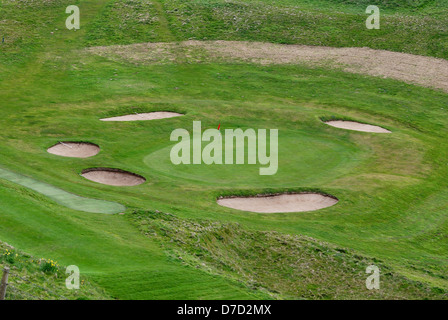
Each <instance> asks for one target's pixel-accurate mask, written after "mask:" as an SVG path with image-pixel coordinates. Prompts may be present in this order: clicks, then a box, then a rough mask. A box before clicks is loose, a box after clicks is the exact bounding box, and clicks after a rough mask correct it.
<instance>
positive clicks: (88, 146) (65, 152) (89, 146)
mask: <svg viewBox="0 0 448 320" xmlns="http://www.w3.org/2000/svg"><path fill="white" fill-rule="evenodd" d="M47 152H48V153H51V154H55V155H58V156H62V157H72V158H88V157H93V156H94V155H97V154H98V153H99V152H100V147H99V146H97V145H96V144H93V143H89V142H59V143H58V144H55V145H54V146H52V147H50V148H48V149H47Z"/></svg>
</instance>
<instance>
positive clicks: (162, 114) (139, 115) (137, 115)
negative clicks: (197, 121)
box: [100, 111, 183, 121]
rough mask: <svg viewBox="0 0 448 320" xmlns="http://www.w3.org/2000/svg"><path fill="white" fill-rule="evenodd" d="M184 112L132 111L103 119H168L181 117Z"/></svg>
mask: <svg viewBox="0 0 448 320" xmlns="http://www.w3.org/2000/svg"><path fill="white" fill-rule="evenodd" d="M180 116H183V114H180V113H176V112H169V111H157V112H148V113H132V114H127V115H124V116H118V117H112V118H103V119H100V120H101V121H145V120H158V119H166V118H173V117H180Z"/></svg>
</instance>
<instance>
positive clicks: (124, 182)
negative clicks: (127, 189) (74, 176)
mask: <svg viewBox="0 0 448 320" xmlns="http://www.w3.org/2000/svg"><path fill="white" fill-rule="evenodd" d="M81 175H82V176H83V177H84V178H86V179H88V180H91V181H95V182H98V183H102V184H107V185H110V186H136V185H139V184H142V183H144V182H145V181H146V179H145V178H143V177H142V176H139V175H138V174H135V173H132V172H127V171H124V170H120V169H111V168H91V169H86V170H83V171H82V173H81Z"/></svg>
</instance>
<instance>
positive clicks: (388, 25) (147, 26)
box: [87, 0, 448, 58]
mask: <svg viewBox="0 0 448 320" xmlns="http://www.w3.org/2000/svg"><path fill="white" fill-rule="evenodd" d="M373 2H375V1H373ZM373 2H372V3H371V2H369V4H374V3H373ZM404 2H406V3H408V4H406V5H405V4H403V3H404ZM341 3H342V5H341ZM376 3H377V4H379V5H380V6H381V7H383V6H384V7H385V8H387V9H389V10H387V11H385V12H383V14H382V16H381V29H380V30H368V29H367V28H366V26H365V21H366V18H367V15H366V14H365V9H366V7H367V4H365V3H364V1H345V2H341V1H333V2H332V1H323V0H321V1H318V2H317V3H315V4H313V3H312V2H310V1H304V0H302V1H295V2H293V1H281V2H273V1H240V0H232V1H223V0H201V1H197V0H196V1H180V0H163V1H156V0H153V1H150V2H149V1H142V0H133V1H126V2H123V3H122V2H112V3H111V4H110V5H109V6H108V7H106V9H105V10H104V11H103V13H102V15H101V16H100V17H99V18H98V19H97V22H96V23H95V24H94V25H93V27H92V28H91V29H90V31H89V35H88V37H87V44H88V45H89V46H95V45H111V44H128V43H136V42H148V41H154V42H156V41H170V39H171V40H178V41H181V40H192V39H193V40H194V39H196V40H249V41H265V42H275V43H288V44H306V45H319V46H331V47H364V46H367V47H370V48H374V49H386V50H392V51H398V52H408V53H414V54H420V55H429V56H435V57H442V58H447V57H448V55H447V52H448V50H447V49H448V27H447V26H448V20H447V19H448V18H447V17H448V15H447V14H446V12H447V10H448V7H446V6H443V7H438V3H432V2H423V1H419V3H421V4H422V5H421V6H420V5H415V3H416V2H415V1H414V2H412V3H411V2H408V1H376ZM401 9H412V10H420V11H417V13H420V14H414V13H413V12H412V11H409V10H407V11H406V10H404V11H403V10H401ZM130 10H131V11H130ZM131 12H132V13H131ZM141 12H145V14H144V17H147V18H142V14H143V13H141ZM443 12H445V14H443ZM146 13H148V14H149V16H146ZM117 21H119V22H120V21H121V22H120V23H119V24H118V26H117V24H116V22H117ZM148 21H151V22H148Z"/></svg>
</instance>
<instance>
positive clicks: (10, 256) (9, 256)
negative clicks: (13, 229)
mask: <svg viewBox="0 0 448 320" xmlns="http://www.w3.org/2000/svg"><path fill="white" fill-rule="evenodd" d="M17 256H18V255H17V253H15V252H14V251H11V250H9V249H5V252H4V253H3V254H2V260H3V261H6V262H7V263H9V264H14V262H15V261H16V258H17Z"/></svg>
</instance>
